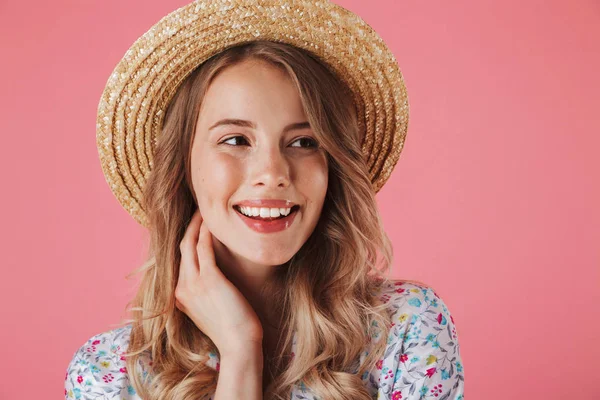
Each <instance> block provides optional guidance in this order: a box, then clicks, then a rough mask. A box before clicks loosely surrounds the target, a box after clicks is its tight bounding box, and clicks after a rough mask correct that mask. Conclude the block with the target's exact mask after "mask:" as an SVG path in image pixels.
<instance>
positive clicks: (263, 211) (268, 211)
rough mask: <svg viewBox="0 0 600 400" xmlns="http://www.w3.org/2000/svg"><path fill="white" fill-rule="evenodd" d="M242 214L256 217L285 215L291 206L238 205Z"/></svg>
mask: <svg viewBox="0 0 600 400" xmlns="http://www.w3.org/2000/svg"><path fill="white" fill-rule="evenodd" d="M239 209H240V211H241V212H242V214H244V215H247V216H249V217H258V216H260V217H261V218H277V217H279V216H281V215H283V216H287V215H288V214H289V213H290V212H291V211H292V209H291V208H266V207H260V208H259V207H245V206H240V207H239Z"/></svg>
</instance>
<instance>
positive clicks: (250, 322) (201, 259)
mask: <svg viewBox="0 0 600 400" xmlns="http://www.w3.org/2000/svg"><path fill="white" fill-rule="evenodd" d="M179 249H180V251H181V264H180V266H179V278H178V281H177V287H176V288H175V299H176V300H175V304H176V306H177V308H178V309H179V310H181V311H183V312H184V313H185V314H186V315H187V316H188V317H190V319H191V320H192V321H193V322H194V324H196V326H197V327H198V328H199V329H200V330H201V331H202V332H204V333H205V334H206V335H207V336H208V337H209V338H210V339H211V340H212V341H213V343H214V344H215V345H216V346H217V348H218V349H219V351H220V352H222V351H225V350H227V349H231V348H234V349H241V348H243V346H245V345H246V344H253V345H262V338H263V329H262V325H261V323H260V320H259V318H258V316H257V315H256V312H255V311H254V309H253V308H252V306H251V305H250V303H248V301H247V300H246V298H245V297H244V295H242V293H241V292H240V291H239V290H238V289H237V287H235V285H234V284H233V283H231V281H229V280H228V279H227V278H226V277H225V275H223V272H222V271H221V270H220V268H219V267H218V266H217V264H216V262H215V254H214V250H213V246H212V234H211V233H210V231H209V230H208V228H207V227H206V224H203V220H202V216H201V215H200V211H199V210H198V209H196V212H195V213H194V215H193V216H192V220H191V221H190V223H189V225H188V227H187V229H186V232H185V234H184V236H183V239H182V240H181V243H180V245H179Z"/></svg>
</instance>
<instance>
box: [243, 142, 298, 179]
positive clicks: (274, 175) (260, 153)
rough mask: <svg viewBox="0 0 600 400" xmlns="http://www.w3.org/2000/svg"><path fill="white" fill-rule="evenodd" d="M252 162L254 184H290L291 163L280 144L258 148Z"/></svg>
mask: <svg viewBox="0 0 600 400" xmlns="http://www.w3.org/2000/svg"><path fill="white" fill-rule="evenodd" d="M252 164H253V165H252V170H253V184H254V185H259V186H260V185H262V186H267V187H280V186H281V187H287V186H288V185H289V184H290V179H291V177H290V173H291V167H290V163H289V161H288V160H287V158H286V157H285V155H284V154H283V153H282V150H281V149H280V148H279V146H272V147H270V148H268V149H266V148H263V149H258V150H257V152H256V154H255V157H254V158H253V159H252Z"/></svg>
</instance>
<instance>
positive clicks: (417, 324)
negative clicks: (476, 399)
mask: <svg viewBox="0 0 600 400" xmlns="http://www.w3.org/2000/svg"><path fill="white" fill-rule="evenodd" d="M378 296H379V299H380V300H381V301H382V302H383V303H385V304H386V306H387V307H386V308H387V310H388V314H389V316H390V319H391V330H390V332H389V335H388V336H387V337H386V338H385V340H386V341H387V343H386V350H385V353H384V356H383V358H382V359H380V360H379V361H378V362H377V365H376V366H375V368H374V369H373V371H371V372H370V373H366V374H365V376H364V377H363V378H365V379H366V380H367V381H368V384H369V385H370V386H371V387H372V388H373V391H377V392H379V391H381V394H382V395H386V396H389V395H390V393H391V395H392V398H403V399H404V398H413V396H415V398H417V397H419V396H429V395H432V396H435V397H436V398H439V399H452V400H455V399H462V398H463V385H464V376H463V374H464V373H463V365H462V359H461V356H460V346H459V342H458V332H457V330H456V326H455V323H454V317H453V316H452V313H451V312H450V309H449V308H448V306H447V304H446V303H445V302H444V300H443V299H442V298H441V297H440V295H439V294H438V293H437V292H436V291H435V290H434V289H433V288H432V287H431V286H428V285H426V284H424V283H422V282H417V281H406V280H389V281H387V282H385V283H384V284H383V285H382V286H381V291H380V292H379V293H378ZM375 332H376V333H375V336H374V337H373V339H374V342H377V341H378V340H383V339H384V338H382V337H379V336H381V335H379V336H378V333H379V332H378V331H375ZM394 396H396V397H394ZM400 396H401V397H400Z"/></svg>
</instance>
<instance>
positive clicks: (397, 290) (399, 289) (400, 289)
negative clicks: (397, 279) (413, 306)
mask: <svg viewBox="0 0 600 400" xmlns="http://www.w3.org/2000/svg"><path fill="white" fill-rule="evenodd" d="M404 291H405V289H402V288H398V289H396V293H404Z"/></svg>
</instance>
